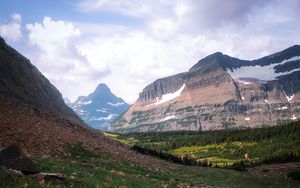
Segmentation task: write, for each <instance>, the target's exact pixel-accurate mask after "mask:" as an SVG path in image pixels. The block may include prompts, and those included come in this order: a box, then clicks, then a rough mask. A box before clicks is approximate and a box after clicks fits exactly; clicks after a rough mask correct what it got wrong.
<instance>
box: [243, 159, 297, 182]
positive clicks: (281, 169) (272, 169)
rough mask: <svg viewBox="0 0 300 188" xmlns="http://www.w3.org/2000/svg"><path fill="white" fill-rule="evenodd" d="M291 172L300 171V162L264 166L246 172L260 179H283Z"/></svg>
mask: <svg viewBox="0 0 300 188" xmlns="http://www.w3.org/2000/svg"><path fill="white" fill-rule="evenodd" d="M292 170H300V162H290V163H278V164H265V165H261V166H257V167H253V168H248V171H249V172H250V173H252V174H254V175H257V176H260V177H284V178H287V175H288V173H289V172H290V171H292Z"/></svg>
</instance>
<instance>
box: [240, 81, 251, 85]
mask: <svg viewBox="0 0 300 188" xmlns="http://www.w3.org/2000/svg"><path fill="white" fill-rule="evenodd" d="M237 81H238V82H239V83H242V84H245V85H249V84H251V82H245V81H242V80H237Z"/></svg>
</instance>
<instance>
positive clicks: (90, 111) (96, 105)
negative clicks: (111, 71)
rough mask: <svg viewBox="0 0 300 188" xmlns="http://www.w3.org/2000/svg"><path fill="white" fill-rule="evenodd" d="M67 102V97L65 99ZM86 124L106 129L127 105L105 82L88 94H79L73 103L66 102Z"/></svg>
mask: <svg viewBox="0 0 300 188" xmlns="http://www.w3.org/2000/svg"><path fill="white" fill-rule="evenodd" d="M65 101H66V102H68V99H65ZM67 104H68V105H69V106H70V107H71V108H72V109H73V110H74V111H75V112H76V113H77V114H78V115H79V117H81V119H83V120H84V121H85V122H86V123H87V124H88V125H90V126H91V127H94V128H96V129H100V130H107V128H108V124H109V123H110V122H112V121H113V120H114V119H115V118H116V117H118V116H119V115H120V114H122V113H123V112H124V111H125V110H127V108H128V107H129V105H128V104H127V103H126V102H125V101H124V100H123V99H121V98H119V97H117V96H115V95H114V94H113V93H112V92H111V90H110V89H109V88H108V86H107V85H105V84H99V85H98V86H97V88H96V89H95V91H94V92H93V93H91V94H90V95H88V96H80V97H78V98H77V100H76V101H75V102H74V103H67Z"/></svg>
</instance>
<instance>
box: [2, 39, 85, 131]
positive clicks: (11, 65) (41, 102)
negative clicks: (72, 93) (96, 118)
mask: <svg viewBox="0 0 300 188" xmlns="http://www.w3.org/2000/svg"><path fill="white" fill-rule="evenodd" d="M0 95H6V96H10V97H14V98H17V99H19V100H21V101H23V102H26V103H28V104H30V105H32V106H35V107H37V108H40V109H43V110H48V111H50V112H53V113H55V114H56V115H58V116H59V117H61V118H64V119H67V120H71V121H73V122H76V123H79V124H81V125H83V126H86V125H85V124H84V122H83V121H82V120H81V119H80V118H79V117H78V116H77V115H76V114H75V113H74V112H73V111H72V110H71V109H70V108H69V107H68V106H66V105H65V103H64V100H63V98H62V95H61V93H60V92H59V91H58V90H57V89H56V88H55V87H54V86H53V85H52V84H51V83H50V82H49V81H48V80H47V78H45V77H44V76H43V75H42V74H41V73H40V71H39V70H38V69H37V68H36V67H34V66H33V65H32V64H31V63H30V61H29V60H28V59H27V58H25V57H24V56H22V55H21V54H20V53H18V52H17V51H16V50H14V49H13V48H11V47H10V46H9V45H7V44H6V43H5V41H4V40H3V39H2V38H1V37H0Z"/></svg>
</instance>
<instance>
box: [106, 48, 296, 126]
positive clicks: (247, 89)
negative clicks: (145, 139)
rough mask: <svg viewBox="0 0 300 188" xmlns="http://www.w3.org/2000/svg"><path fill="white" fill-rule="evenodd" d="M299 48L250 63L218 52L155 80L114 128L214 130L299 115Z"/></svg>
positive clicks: (276, 122) (275, 121)
mask: <svg viewBox="0 0 300 188" xmlns="http://www.w3.org/2000/svg"><path fill="white" fill-rule="evenodd" d="M299 83H300V46H299V45H295V46H292V47H290V48H288V49H285V50H283V51H281V52H278V53H275V54H272V55H269V56H266V57H263V58H260V59H256V60H252V61H248V60H241V59H238V58H234V57H230V56H228V55H225V54H222V53H220V52H217V53H214V54H212V55H209V56H207V57H205V58H204V59H202V60H200V61H199V62H198V63H197V64H195V65H194V66H193V67H191V68H190V69H189V71H187V72H183V73H180V74H177V75H173V76H169V77H166V78H161V79H158V80H156V81H155V82H153V83H151V84H150V85H148V86H147V87H145V88H144V89H143V91H142V92H141V93H140V94H139V98H138V100H137V101H136V102H135V103H134V104H133V105H132V106H131V107H130V108H129V109H128V110H127V112H126V113H124V115H122V116H121V117H119V118H118V119H117V121H115V122H114V123H113V124H112V125H111V126H110V130H112V131H118V132H136V131H138V132H145V131H173V130H199V131H205V130H216V129H236V128H245V127H262V126H273V125H279V124H282V123H286V122H289V121H294V120H297V119H299V118H300V84H299Z"/></svg>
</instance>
